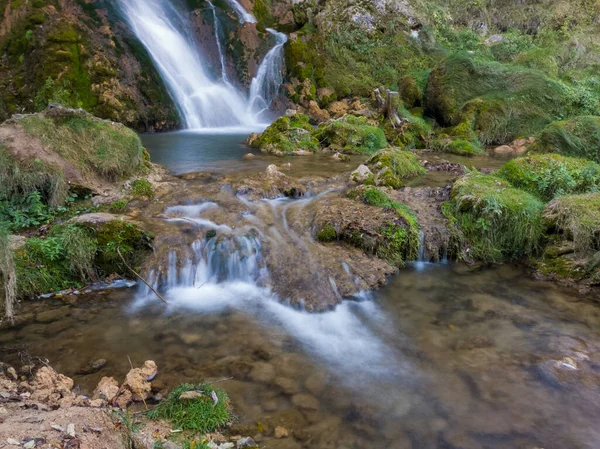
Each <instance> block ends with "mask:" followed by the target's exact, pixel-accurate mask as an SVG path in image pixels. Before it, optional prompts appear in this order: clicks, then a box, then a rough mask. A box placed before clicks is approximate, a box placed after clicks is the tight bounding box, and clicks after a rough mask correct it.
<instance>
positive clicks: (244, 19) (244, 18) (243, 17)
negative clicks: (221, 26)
mask: <svg viewBox="0 0 600 449" xmlns="http://www.w3.org/2000/svg"><path fill="white" fill-rule="evenodd" d="M227 3H229V4H230V5H231V7H232V8H233V10H234V11H235V12H236V14H237V15H238V17H239V18H240V23H256V17H254V16H253V15H252V14H250V13H249V12H248V11H246V9H245V8H244V7H243V6H242V5H240V4H239V2H238V1H237V0H227Z"/></svg>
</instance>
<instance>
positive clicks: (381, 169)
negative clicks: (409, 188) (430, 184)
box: [367, 148, 425, 189]
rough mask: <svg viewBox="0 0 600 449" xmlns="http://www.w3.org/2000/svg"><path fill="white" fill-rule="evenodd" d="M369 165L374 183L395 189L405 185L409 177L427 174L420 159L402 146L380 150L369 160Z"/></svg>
mask: <svg viewBox="0 0 600 449" xmlns="http://www.w3.org/2000/svg"><path fill="white" fill-rule="evenodd" d="M367 167H369V169H370V170H371V172H372V173H373V179H372V183H373V184H375V185H376V186H385V187H392V188H394V189H399V188H400V187H403V186H404V180H405V179H407V178H411V177H414V176H418V175H423V174H425V168H423V165H422V164H421V162H420V161H419V159H417V157H416V156H415V155H414V154H413V153H411V152H410V151H406V150H402V149H401V148H386V149H385V150H379V151H378V152H377V153H375V154H374V155H373V156H371V158H370V159H369V160H368V161H367Z"/></svg>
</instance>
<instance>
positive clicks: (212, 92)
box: [120, 0, 257, 129]
mask: <svg viewBox="0 0 600 449" xmlns="http://www.w3.org/2000/svg"><path fill="white" fill-rule="evenodd" d="M120 3H121V6H122V8H123V11H124V13H125V17H126V19H127V21H128V22H129V24H130V26H131V27H132V29H133V31H134V32H135V34H136V36H137V37H138V39H139V40H140V41H141V42H142V44H144V46H145V47H146V49H147V50H148V52H149V53H150V56H151V57H152V59H153V60H154V62H155V63H156V66H157V68H158V70H159V72H160V73H161V75H162V78H163V80H164V82H165V84H166V86H167V88H168V89H169V92H170V93H171V96H172V97H173V100H174V102H175V104H176V105H177V107H178V109H179V111H180V114H181V116H182V117H183V119H184V121H185V125H186V127H187V128H191V129H198V128H222V127H239V126H246V127H251V126H256V125H257V123H256V121H255V118H254V117H255V115H253V114H251V109H250V108H248V107H247V102H246V100H245V99H244V98H243V96H242V95H241V94H240V93H239V92H238V91H236V90H235V89H234V88H233V87H232V86H230V85H226V84H224V83H222V82H218V81H215V80H213V79H211V77H210V76H209V75H208V74H207V73H206V70H205V63H204V62H203V61H202V58H201V54H200V51H199V49H198V48H197V47H196V45H195V43H194V42H193V39H191V38H190V37H187V36H185V35H184V34H182V33H183V31H182V30H185V29H187V28H188V26H187V24H186V23H185V21H184V20H183V18H182V17H181V16H180V15H179V14H178V13H177V11H176V10H175V9H174V8H173V7H172V6H171V5H170V3H169V2H168V0H120Z"/></svg>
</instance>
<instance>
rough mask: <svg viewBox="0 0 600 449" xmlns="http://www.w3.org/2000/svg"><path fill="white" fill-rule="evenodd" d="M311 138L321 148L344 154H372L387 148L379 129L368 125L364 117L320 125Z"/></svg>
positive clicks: (346, 118) (351, 116)
mask: <svg viewBox="0 0 600 449" xmlns="http://www.w3.org/2000/svg"><path fill="white" fill-rule="evenodd" d="M313 136H314V137H315V138H316V139H317V140H318V141H319V145H320V146H321V147H322V148H330V149H332V150H335V151H341V152H344V153H357V154H360V153H366V154H372V153H374V152H376V151H377V150H380V149H382V148H385V147H386V146H387V140H386V138H385V133H384V132H383V130H382V129H381V128H379V127H377V126H373V125H371V124H369V122H368V120H367V119H366V118H365V117H356V116H353V115H345V116H344V117H342V118H340V119H337V120H330V121H328V122H325V123H322V124H321V125H319V127H318V128H317V129H316V130H315V131H314V132H313Z"/></svg>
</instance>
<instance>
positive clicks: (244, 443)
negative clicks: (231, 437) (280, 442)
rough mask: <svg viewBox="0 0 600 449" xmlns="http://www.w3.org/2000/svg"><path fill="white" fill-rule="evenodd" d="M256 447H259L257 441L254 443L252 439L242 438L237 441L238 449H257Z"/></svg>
mask: <svg viewBox="0 0 600 449" xmlns="http://www.w3.org/2000/svg"><path fill="white" fill-rule="evenodd" d="M256 446H257V444H256V441H254V440H253V439H252V438H250V437H245V438H240V439H239V440H238V441H237V448H238V449H243V448H245V447H256Z"/></svg>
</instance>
